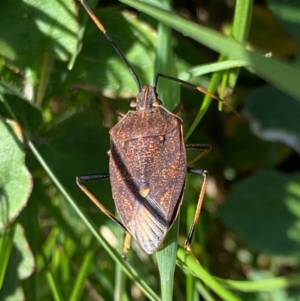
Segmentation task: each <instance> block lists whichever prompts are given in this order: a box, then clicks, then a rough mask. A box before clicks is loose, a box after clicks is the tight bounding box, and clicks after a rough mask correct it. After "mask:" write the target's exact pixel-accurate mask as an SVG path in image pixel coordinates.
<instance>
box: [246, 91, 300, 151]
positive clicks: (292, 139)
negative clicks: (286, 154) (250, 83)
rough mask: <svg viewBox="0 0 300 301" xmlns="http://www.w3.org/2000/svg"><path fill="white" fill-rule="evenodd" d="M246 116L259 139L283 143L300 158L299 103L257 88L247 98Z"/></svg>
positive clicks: (273, 92) (277, 92)
mask: <svg viewBox="0 0 300 301" xmlns="http://www.w3.org/2000/svg"><path fill="white" fill-rule="evenodd" d="M244 115H245V116H246V117H247V119H248V121H249V124H250V126H251V128H252V131H253V132H254V133H255V134H256V135H257V136H258V137H260V138H261V139H264V140H266V141H280V142H283V143H285V144H287V145H289V146H290V147H291V148H293V149H294V150H295V151H297V152H298V154H300V130H299V115H300V103H299V102H298V101H296V100H295V99H293V98H292V97H290V96H288V95H286V94H285V93H283V92H281V91H279V90H277V89H275V88H273V87H270V86H266V87H262V88H257V89H255V90H252V91H251V92H250V93H249V94H248V95H247V98H246V103H245V107H244Z"/></svg>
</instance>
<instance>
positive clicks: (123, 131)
mask: <svg viewBox="0 0 300 301" xmlns="http://www.w3.org/2000/svg"><path fill="white" fill-rule="evenodd" d="M110 137H111V152H110V166H109V168H110V179H111V187H112V194H113V198H114V200H115V204H116V207H117V210H118V212H119V214H120V217H121V219H122V221H123V223H124V225H125V226H126V228H127V229H128V231H129V232H130V234H131V235H132V236H133V237H134V238H135V239H136V241H137V242H138V243H139V245H140V246H141V247H142V249H143V250H144V251H145V252H146V253H148V254H152V253H153V252H154V251H156V250H157V248H158V247H159V246H160V245H161V244H162V242H163V240H164V238H165V236H166V233H167V232H168V230H169V228H170V227H171V226H172V223H173V222H174V220H175V218H176V216H177V213H178V210H179V206H180V204H181V200H182V195H183V190H184V185H185V175H186V169H187V164H186V153H185V145H184V141H183V136H182V120H181V119H180V118H179V117H177V116H176V115H174V114H172V113H170V112H169V111H167V110H166V109H164V108H163V107H161V106H158V107H152V108H150V109H147V110H140V111H129V112H128V113H127V114H126V115H125V116H124V118H123V119H122V120H121V121H120V122H119V123H118V124H117V125H115V126H114V127H113V128H112V129H111V130H110ZM143 193H145V194H146V196H145V197H142V196H141V194H142V195H143Z"/></svg>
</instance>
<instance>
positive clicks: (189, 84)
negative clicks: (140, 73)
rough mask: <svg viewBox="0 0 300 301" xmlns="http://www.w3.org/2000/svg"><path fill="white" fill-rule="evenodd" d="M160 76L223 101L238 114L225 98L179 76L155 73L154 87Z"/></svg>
mask: <svg viewBox="0 0 300 301" xmlns="http://www.w3.org/2000/svg"><path fill="white" fill-rule="evenodd" d="M160 77H163V78H166V79H169V80H172V81H175V82H178V83H180V84H182V85H185V86H187V87H190V88H192V89H196V90H198V91H199V92H201V93H203V94H205V95H208V96H209V97H211V98H213V99H215V100H217V101H218V102H220V103H223V104H224V105H225V106H227V107H228V108H229V109H230V110H231V111H232V112H234V113H235V114H236V115H237V116H240V114H239V113H238V112H237V111H236V110H235V109H234V108H233V107H232V106H231V105H230V104H229V103H228V102H227V101H225V100H223V99H220V98H219V97H217V96H216V95H214V94H213V93H210V92H209V91H207V90H205V89H204V88H202V87H201V86H197V85H194V84H191V83H189V82H187V81H184V80H182V79H179V78H176V77H173V76H169V75H166V74H161V73H156V74H155V76H154V80H153V87H154V88H156V87H157V82H158V79H159V78H160Z"/></svg>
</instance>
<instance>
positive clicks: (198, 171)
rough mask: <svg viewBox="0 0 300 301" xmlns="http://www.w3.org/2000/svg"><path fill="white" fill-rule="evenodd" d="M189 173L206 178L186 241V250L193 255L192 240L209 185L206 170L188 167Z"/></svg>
mask: <svg viewBox="0 0 300 301" xmlns="http://www.w3.org/2000/svg"><path fill="white" fill-rule="evenodd" d="M187 171H188V172H189V173H192V174H196V175H201V176H203V178H204V180H203V183H202V187H201V190H200V194H199V197H198V202H197V207H196V212H195V215H194V219H193V222H192V225H191V228H190V230H189V233H188V236H187V239H186V241H185V244H184V248H185V249H186V250H187V251H188V252H189V253H191V254H192V255H193V253H192V251H191V247H190V245H191V242H192V238H193V235H194V232H195V228H196V226H197V223H198V220H199V216H200V212H201V208H202V203H203V200H204V196H205V191H206V187H207V183H208V171H207V170H205V169H201V168H193V167H188V169H187Z"/></svg>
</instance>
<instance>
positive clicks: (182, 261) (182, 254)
mask: <svg viewBox="0 0 300 301" xmlns="http://www.w3.org/2000/svg"><path fill="white" fill-rule="evenodd" d="M177 258H178V262H177V263H178V265H179V266H181V267H182V268H184V269H186V270H187V271H188V272H190V273H192V274H193V275H195V276H196V277H198V278H199V279H200V280H201V281H202V282H203V283H204V284H205V285H206V286H207V287H208V288H210V289H211V290H212V291H213V292H214V293H215V294H217V295H218V296H220V297H221V299H222V300H225V301H241V299H240V298H239V297H237V296H236V295H235V294H233V293H231V292H230V291H229V290H227V289H226V288H224V287H223V286H222V285H221V284H220V283H219V282H218V281H217V280H216V279H215V278H214V277H213V276H211V275H210V274H209V273H208V272H207V271H206V270H205V269H204V268H203V267H202V266H201V265H200V263H199V262H197V261H196V260H195V258H193V257H192V256H191V255H190V254H188V253H187V252H186V251H185V250H184V249H182V248H179V249H178V251H177Z"/></svg>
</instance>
